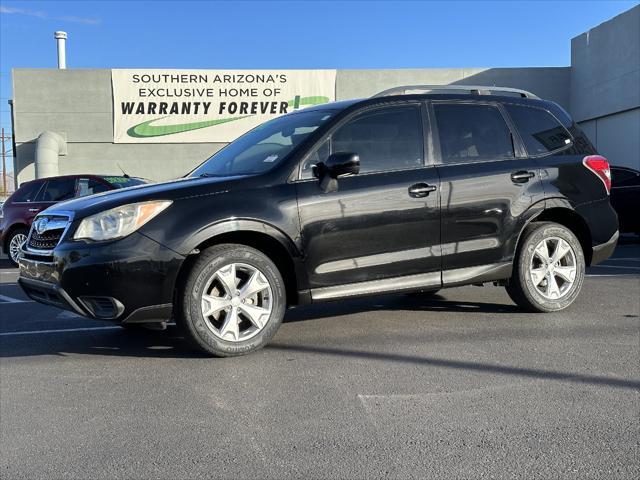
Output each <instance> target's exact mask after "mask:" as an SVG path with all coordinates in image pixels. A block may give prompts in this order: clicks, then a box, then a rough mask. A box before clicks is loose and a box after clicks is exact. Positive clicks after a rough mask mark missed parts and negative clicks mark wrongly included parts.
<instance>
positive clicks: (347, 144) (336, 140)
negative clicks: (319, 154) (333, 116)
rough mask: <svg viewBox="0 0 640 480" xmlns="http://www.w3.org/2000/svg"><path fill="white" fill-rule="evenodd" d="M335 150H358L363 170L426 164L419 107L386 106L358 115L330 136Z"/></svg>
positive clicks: (354, 151) (332, 147) (332, 149)
mask: <svg viewBox="0 0 640 480" xmlns="http://www.w3.org/2000/svg"><path fill="white" fill-rule="evenodd" d="M336 152H353V153H357V154H358V155H359V156H360V172H362V173H366V172H381V171H385V170H400V169H405V168H414V167H419V166H421V165H423V160H422V156H423V139H422V122H421V119H420V108H419V107H417V106H415V107H414V106H409V107H395V108H385V109H381V110H375V111H373V112H366V113H363V114H361V115H358V116H357V117H355V118H354V119H353V120H351V121H349V122H348V123H347V124H345V125H343V126H342V127H340V128H339V129H338V130H337V131H336V132H335V133H334V134H333V135H332V136H331V153H336Z"/></svg>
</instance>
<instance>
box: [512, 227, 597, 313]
mask: <svg viewBox="0 0 640 480" xmlns="http://www.w3.org/2000/svg"><path fill="white" fill-rule="evenodd" d="M522 235H523V238H522V241H521V243H520V245H519V248H518V252H517V254H516V258H515V261H514V268H513V275H512V277H511V279H510V280H509V283H508V285H507V287H506V289H507V293H508V294H509V296H510V297H511V299H512V300H513V301H514V302H515V303H516V304H518V305H519V306H520V307H522V308H523V309H525V310H528V311H533V312H555V311H558V310H562V309H564V308H567V307H568V306H569V305H571V304H572V303H573V301H574V300H575V299H576V298H577V296H578V294H579V293H580V289H581V288H582V284H583V283H584V274H585V260H584V254H583V252H582V246H581V245H580V241H579V240H578V239H577V238H576V236H575V235H574V234H573V232H572V231H571V230H569V229H567V228H566V227H564V226H562V225H560V224H557V223H551V222H540V223H533V224H531V225H530V226H529V227H527V229H526V230H525V231H524V232H523V234H522Z"/></svg>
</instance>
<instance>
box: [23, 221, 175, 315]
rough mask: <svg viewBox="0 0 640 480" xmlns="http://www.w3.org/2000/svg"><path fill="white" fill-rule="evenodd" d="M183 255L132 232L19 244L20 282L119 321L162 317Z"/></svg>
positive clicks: (39, 295)
mask: <svg viewBox="0 0 640 480" xmlns="http://www.w3.org/2000/svg"><path fill="white" fill-rule="evenodd" d="M183 261H184V257H183V256H182V255H180V254H178V253H176V252H174V251H173V250H170V249H168V248H167V247H164V246H163V245H161V244H159V243H157V242H155V241H154V240H151V239H150V238H148V237H146V236H144V235H142V234H140V233H138V232H136V233H133V234H131V235H129V236H128V237H125V238H123V239H121V240H117V241H113V242H104V243H85V242H65V241H64V239H63V240H62V242H61V243H60V244H59V245H58V246H57V247H56V248H55V249H54V250H53V252H52V254H51V255H47V256H43V255H36V254H34V253H33V252H29V250H25V249H23V254H22V256H21V258H20V260H19V263H20V277H19V278H18V283H19V284H20V286H21V287H22V288H23V290H24V291H25V293H26V294H27V295H28V296H29V297H30V298H31V299H33V300H35V301H37V302H40V303H44V304H47V305H53V306H55V307H58V308H63V309H66V310H71V311H73V312H75V313H77V314H79V315H83V316H86V317H89V318H95V319H100V320H110V321H115V322H119V323H135V322H150V321H166V320H169V319H170V318H171V313H172V301H173V292H174V287H175V281H176V278H177V275H178V271H179V269H180V266H181V265H182V262H183Z"/></svg>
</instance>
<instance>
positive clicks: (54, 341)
mask: <svg viewBox="0 0 640 480" xmlns="http://www.w3.org/2000/svg"><path fill="white" fill-rule="evenodd" d="M263 352H264V355H273V354H276V355H275V357H273V356H272V357H271V358H272V361H276V362H277V361H283V360H282V356H281V355H279V353H284V354H285V355H290V354H292V353H299V354H305V355H322V356H325V357H334V358H335V357H342V358H344V359H345V360H346V361H348V360H349V359H357V360H362V359H365V360H370V361H374V362H387V363H388V362H393V363H400V364H407V365H417V366H420V367H425V368H446V369H454V370H465V371H475V372H479V373H487V374H501V375H508V376H514V377H520V378H529V379H537V380H554V381H562V382H570V383H580V384H589V385H594V386H606V387H613V388H624V389H634V390H640V380H634V379H625V378H618V377H609V376H600V375H588V374H582V373H574V372H562V371H557V370H545V369H538V368H524V367H513V366H509V365H500V364H497V363H487V362H474V361H468V360H452V359H446V358H436V357H430V356H421V355H411V354H404V353H398V352H384V351H372V350H355V349H349V348H342V347H341V348H336V347H333V346H330V345H303V344H302V345H301V344H292V343H285V342H275V343H272V344H270V345H268V346H267V347H266V348H265V350H264V351H263ZM34 355H53V356H59V357H67V356H77V355H93V356H96V357H97V356H104V357H109V356H118V357H149V358H152V357H153V358H165V359H166V358H179V359H192V360H202V361H207V362H217V361H225V362H233V361H236V360H237V361H243V362H247V361H249V362H251V361H255V362H258V363H263V362H265V357H264V355H260V354H259V353H254V354H252V355H249V356H247V357H242V358H243V360H239V359H233V358H230V359H216V358H212V357H210V356H208V355H206V354H203V353H201V352H198V351H196V350H194V349H193V348H192V347H191V346H190V345H189V344H188V343H187V342H186V341H185V340H184V339H183V338H181V337H180V335H179V331H178V329H177V328H176V327H170V328H168V329H167V330H165V331H151V330H141V331H125V330H122V331H120V330H115V329H114V330H108V331H104V330H103V331H100V332H99V333H98V332H82V333H81V334H80V333H79V332H73V333H72V334H53V335H48V336H47V340H46V341H42V339H38V340H36V339H35V338H33V337H30V336H26V335H25V336H23V337H14V338H12V339H11V340H8V339H7V338H6V337H5V338H2V339H1V340H0V357H3V358H9V357H25V356H34Z"/></svg>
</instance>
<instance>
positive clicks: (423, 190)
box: [409, 183, 436, 198]
mask: <svg viewBox="0 0 640 480" xmlns="http://www.w3.org/2000/svg"><path fill="white" fill-rule="evenodd" d="M435 190H436V186H435V185H429V184H427V183H416V184H415V185H411V186H410V187H409V196H410V197H413V198H423V197H428V196H429V194H430V193H431V192H435Z"/></svg>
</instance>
